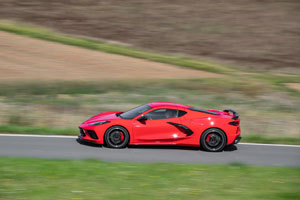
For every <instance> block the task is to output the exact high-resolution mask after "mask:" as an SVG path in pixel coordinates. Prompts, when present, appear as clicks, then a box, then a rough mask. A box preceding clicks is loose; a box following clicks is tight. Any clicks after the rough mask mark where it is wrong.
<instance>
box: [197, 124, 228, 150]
mask: <svg viewBox="0 0 300 200" xmlns="http://www.w3.org/2000/svg"><path fill="white" fill-rule="evenodd" d="M226 143H227V138H226V135H225V133H224V131H222V130H220V129H217V128H210V129H208V130H206V131H204V133H202V135H201V139H200V146H201V147H202V148H203V149H204V150H206V151H211V152H217V151H222V150H223V149H224V147H225V146H226Z"/></svg>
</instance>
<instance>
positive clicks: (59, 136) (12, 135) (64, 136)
mask: <svg viewBox="0 0 300 200" xmlns="http://www.w3.org/2000/svg"><path fill="white" fill-rule="evenodd" d="M0 136H10V137H45V138H77V137H78V136H69V135H27V134H0Z"/></svg>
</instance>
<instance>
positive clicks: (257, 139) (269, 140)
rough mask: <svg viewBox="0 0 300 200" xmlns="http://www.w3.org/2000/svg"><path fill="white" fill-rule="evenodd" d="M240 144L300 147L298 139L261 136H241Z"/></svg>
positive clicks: (299, 139)
mask: <svg viewBox="0 0 300 200" xmlns="http://www.w3.org/2000/svg"><path fill="white" fill-rule="evenodd" d="M242 142H249V143H263V144H294V145H300V138H295V137H270V136H268V137H267V136H263V135H247V136H243V139H242Z"/></svg>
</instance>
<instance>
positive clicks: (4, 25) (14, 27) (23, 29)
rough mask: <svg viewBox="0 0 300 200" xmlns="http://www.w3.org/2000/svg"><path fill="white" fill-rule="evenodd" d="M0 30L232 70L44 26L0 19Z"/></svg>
mask: <svg viewBox="0 0 300 200" xmlns="http://www.w3.org/2000/svg"><path fill="white" fill-rule="evenodd" d="M0 30H2V31H6V32H11V33H15V34H19V35H24V36H29V37H32V38H38V39H42V40H48V41H53V42H59V43H62V44H66V45H73V46H78V47H83V48H87V49H92V50H96V51H102V52H107V53H113V54H120V55H124V56H130V57H135V58H142V59H147V60H151V61H155V62H161V63H167V64H172V65H177V66H182V67H188V68H193V69H200V70H205V71H210V72H215V73H228V72H232V71H233V70H232V69H230V68H228V67H224V66H221V65H216V64H210V63H207V62H202V61H199V60H196V59H192V58H185V57H176V56H168V55H163V54H158V53H153V52H147V51H143V50H139V49H134V48H131V47H128V46H121V45H115V44H109V43H105V42H102V41H98V40H92V39H87V38H84V37H75V36H71V35H66V34H61V33H58V32H55V31H53V30H50V29H46V28H41V27H37V26H32V25H25V24H20V23H15V22H10V21H0Z"/></svg>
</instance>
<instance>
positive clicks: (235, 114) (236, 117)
mask: <svg viewBox="0 0 300 200" xmlns="http://www.w3.org/2000/svg"><path fill="white" fill-rule="evenodd" d="M223 111H224V112H228V113H229V112H231V113H232V114H233V115H234V116H233V117H232V119H234V120H237V119H238V118H239V114H238V113H237V112H235V111H234V110H231V109H227V110H223Z"/></svg>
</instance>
